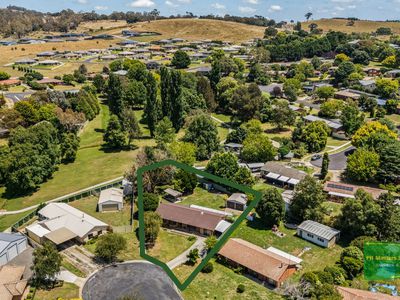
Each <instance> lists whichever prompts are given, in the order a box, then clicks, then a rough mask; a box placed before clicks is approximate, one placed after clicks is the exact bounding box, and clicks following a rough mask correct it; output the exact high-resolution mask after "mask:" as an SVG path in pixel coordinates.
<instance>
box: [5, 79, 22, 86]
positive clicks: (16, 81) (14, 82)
mask: <svg viewBox="0 0 400 300" xmlns="http://www.w3.org/2000/svg"><path fill="white" fill-rule="evenodd" d="M20 83H21V80H19V79H6V80H0V85H15V84H20Z"/></svg>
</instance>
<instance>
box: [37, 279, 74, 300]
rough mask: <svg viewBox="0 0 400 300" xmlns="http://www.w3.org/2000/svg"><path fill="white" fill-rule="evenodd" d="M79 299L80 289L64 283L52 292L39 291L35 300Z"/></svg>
mask: <svg viewBox="0 0 400 300" xmlns="http://www.w3.org/2000/svg"><path fill="white" fill-rule="evenodd" d="M78 297H79V287H78V286H76V285H75V284H72V283H67V282H64V284H63V286H61V287H57V288H54V289H52V290H37V291H36V295H35V300H56V299H65V300H67V299H73V298H78Z"/></svg>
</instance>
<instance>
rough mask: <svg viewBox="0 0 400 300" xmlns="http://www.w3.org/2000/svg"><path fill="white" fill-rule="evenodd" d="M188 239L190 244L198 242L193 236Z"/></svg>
mask: <svg viewBox="0 0 400 300" xmlns="http://www.w3.org/2000/svg"><path fill="white" fill-rule="evenodd" d="M187 239H188V241H189V242H194V241H195V240H196V237H195V236H193V235H191V236H189V237H188V238H187Z"/></svg>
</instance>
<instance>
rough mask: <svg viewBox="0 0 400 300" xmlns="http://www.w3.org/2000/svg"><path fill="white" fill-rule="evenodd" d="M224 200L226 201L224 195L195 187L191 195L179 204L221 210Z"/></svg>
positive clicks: (226, 197) (223, 206)
mask: <svg viewBox="0 0 400 300" xmlns="http://www.w3.org/2000/svg"><path fill="white" fill-rule="evenodd" d="M226 199H228V196H227V195H226V194H222V193H210V192H208V191H207V190H205V189H203V188H201V187H197V188H195V190H194V192H193V194H192V195H190V196H187V197H185V198H184V199H183V200H182V202H181V203H180V204H183V205H187V206H190V205H192V204H194V205H200V206H205V207H209V208H213V209H223V208H225V200H226Z"/></svg>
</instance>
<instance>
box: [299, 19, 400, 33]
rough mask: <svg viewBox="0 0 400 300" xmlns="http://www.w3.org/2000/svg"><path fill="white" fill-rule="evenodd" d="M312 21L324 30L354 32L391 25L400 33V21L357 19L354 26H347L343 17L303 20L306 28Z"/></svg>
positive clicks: (394, 31)
mask: <svg viewBox="0 0 400 300" xmlns="http://www.w3.org/2000/svg"><path fill="white" fill-rule="evenodd" d="M311 23H316V24H318V27H319V28H321V29H323V30H324V31H329V30H335V31H342V32H345V33H352V32H375V31H376V30H377V29H378V28H379V27H390V28H391V29H392V31H393V33H396V34H400V22H383V21H364V20H362V21H361V20H360V21H355V23H354V26H347V23H348V21H347V20H343V19H321V20H311V21H308V22H303V23H302V26H303V28H304V29H306V28H308V25H310V24H311Z"/></svg>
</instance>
